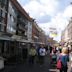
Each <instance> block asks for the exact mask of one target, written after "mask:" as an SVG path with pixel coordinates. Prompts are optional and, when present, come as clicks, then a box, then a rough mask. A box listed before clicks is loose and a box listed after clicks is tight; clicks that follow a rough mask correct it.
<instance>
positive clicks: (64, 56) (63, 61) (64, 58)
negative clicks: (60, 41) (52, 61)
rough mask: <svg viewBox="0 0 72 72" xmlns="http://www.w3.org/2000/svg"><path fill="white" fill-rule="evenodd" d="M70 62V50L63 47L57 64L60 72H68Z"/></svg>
mask: <svg viewBox="0 0 72 72" xmlns="http://www.w3.org/2000/svg"><path fill="white" fill-rule="evenodd" d="M68 61H69V55H68V50H67V48H66V47H63V48H62V53H61V54H60V55H59V59H58V62H57V64H58V65H57V66H59V70H60V72H67V69H68V65H67V62H68ZM57 68H58V67H57Z"/></svg>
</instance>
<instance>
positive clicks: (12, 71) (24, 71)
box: [0, 56, 70, 72]
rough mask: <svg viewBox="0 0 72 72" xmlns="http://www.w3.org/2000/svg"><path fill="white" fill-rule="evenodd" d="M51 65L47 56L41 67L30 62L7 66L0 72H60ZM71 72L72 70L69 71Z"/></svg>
mask: <svg viewBox="0 0 72 72" xmlns="http://www.w3.org/2000/svg"><path fill="white" fill-rule="evenodd" d="M54 68H55V67H54V66H52V64H50V58H49V56H46V58H45V63H44V64H43V65H42V66H41V65H40V64H38V63H35V64H34V65H29V64H28V62H26V63H22V64H12V65H5V69H4V70H2V71H0V72H59V71H57V69H54ZM68 72H70V70H69V71H68Z"/></svg>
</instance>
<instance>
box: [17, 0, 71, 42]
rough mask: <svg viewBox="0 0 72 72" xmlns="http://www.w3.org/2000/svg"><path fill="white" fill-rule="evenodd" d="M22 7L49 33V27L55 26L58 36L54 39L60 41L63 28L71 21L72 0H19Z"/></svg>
mask: <svg viewBox="0 0 72 72" xmlns="http://www.w3.org/2000/svg"><path fill="white" fill-rule="evenodd" d="M18 1H19V3H20V4H21V5H22V7H23V8H24V9H25V10H26V11H27V13H29V15H30V16H31V17H32V18H35V19H36V21H37V23H38V25H39V26H40V27H41V28H42V29H43V30H44V31H45V32H46V34H49V28H50V27H54V28H56V29H57V31H58V36H57V37H55V38H54V39H55V40H57V41H59V40H60V38H61V32H62V30H63V29H64V28H65V27H66V26H67V24H68V23H69V19H70V17H71V16H72V5H71V4H70V2H72V0H18Z"/></svg>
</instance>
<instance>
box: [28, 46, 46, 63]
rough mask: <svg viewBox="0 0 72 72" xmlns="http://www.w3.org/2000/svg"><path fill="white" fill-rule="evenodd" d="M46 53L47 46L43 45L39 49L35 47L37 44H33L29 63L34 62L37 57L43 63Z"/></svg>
mask: <svg viewBox="0 0 72 72" xmlns="http://www.w3.org/2000/svg"><path fill="white" fill-rule="evenodd" d="M46 53H47V48H46V47H44V46H43V45H41V46H40V47H38V48H37V49H36V48H35V46H33V45H32V46H31V48H30V49H29V52H28V54H29V63H30V64H34V62H35V60H36V58H37V62H38V63H40V64H43V63H44V58H45V56H46Z"/></svg>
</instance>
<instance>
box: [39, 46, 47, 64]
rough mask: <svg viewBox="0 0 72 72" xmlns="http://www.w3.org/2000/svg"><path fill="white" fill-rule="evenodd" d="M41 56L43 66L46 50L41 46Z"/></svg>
mask: <svg viewBox="0 0 72 72" xmlns="http://www.w3.org/2000/svg"><path fill="white" fill-rule="evenodd" d="M39 55H40V64H43V63H44V58H45V55H46V49H45V48H44V47H43V46H41V48H40V49H39Z"/></svg>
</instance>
